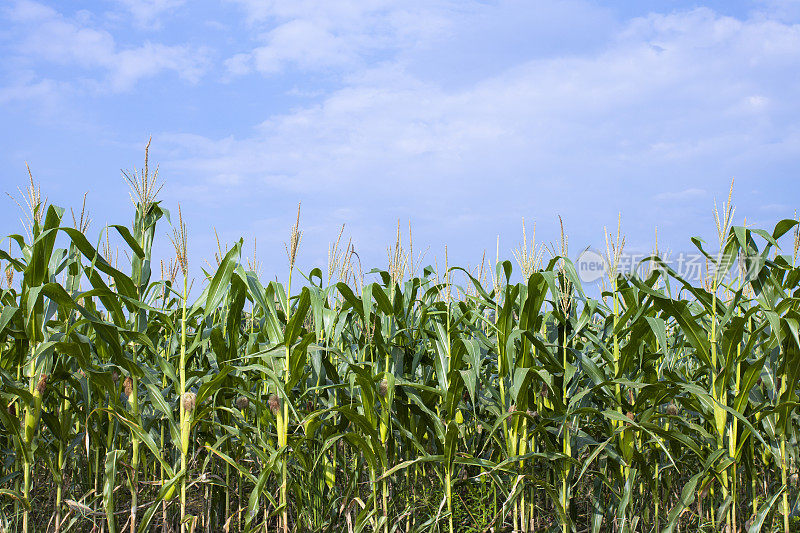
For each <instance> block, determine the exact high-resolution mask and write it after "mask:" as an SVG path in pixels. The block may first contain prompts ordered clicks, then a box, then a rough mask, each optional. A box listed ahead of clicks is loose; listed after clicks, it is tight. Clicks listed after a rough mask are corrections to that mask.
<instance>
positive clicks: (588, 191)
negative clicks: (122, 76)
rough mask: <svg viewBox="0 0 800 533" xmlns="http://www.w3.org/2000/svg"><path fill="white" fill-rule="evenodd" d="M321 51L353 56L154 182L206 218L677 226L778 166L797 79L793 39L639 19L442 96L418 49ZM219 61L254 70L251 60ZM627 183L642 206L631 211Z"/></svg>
mask: <svg viewBox="0 0 800 533" xmlns="http://www.w3.org/2000/svg"><path fill="white" fill-rule="evenodd" d="M328 31H329V32H330V33H331V34H332V35H336V34H337V32H336V29H335V28H334V27H328ZM454 31H456V30H454ZM403 46H405V45H403ZM401 48H402V47H401ZM337 50H345V52H342V55H341V57H345V58H347V57H350V56H349V54H350V53H351V52H350V51H351V50H355V52H352V53H353V54H355V56H356V57H357V59H355V60H353V62H352V63H350V64H348V67H347V69H349V71H348V72H347V73H346V74H345V75H343V77H342V86H341V87H340V88H338V89H336V90H335V91H333V92H330V93H329V94H327V96H325V97H322V98H317V99H315V103H314V104H311V105H306V106H304V107H300V108H297V109H294V110H291V111H288V112H285V113H281V114H276V115H272V116H269V117H267V118H266V120H264V121H263V122H262V123H260V124H259V125H258V127H257V128H256V129H255V130H254V132H253V134H252V135H249V136H244V137H241V136H236V137H225V138H223V139H215V138H213V137H203V136H192V137H188V136H171V135H163V136H161V137H160V138H159V142H162V143H165V144H166V145H167V146H170V147H171V148H172V154H173V155H172V157H171V158H170V161H169V163H168V164H169V166H170V168H171V169H172V170H173V171H174V172H175V173H176V175H185V176H187V177H188V176H191V180H192V184H193V186H194V187H195V188H194V194H193V195H192V194H191V193H190V196H192V197H194V198H195V199H196V200H199V201H202V202H208V203H211V204H215V205H219V203H220V202H225V199H226V198H229V199H233V198H236V199H238V200H241V199H244V200H245V201H251V202H257V201H258V200H257V199H258V198H271V197H274V196H276V195H278V196H280V197H285V196H289V197H293V198H297V197H303V198H304V205H306V203H305V202H306V200H305V199H308V205H309V207H310V206H312V205H314V203H313V202H314V200H313V199H314V198H317V199H318V200H317V207H318V208H319V209H323V210H324V209H325V208H326V207H325V206H329V205H335V206H337V207H338V208H342V209H345V208H346V209H351V210H354V211H356V212H360V213H364V216H363V217H362V218H366V219H371V218H374V219H381V218H382V217H387V216H393V215H392V213H393V214H396V215H397V216H403V217H405V216H407V215H410V216H414V217H415V218H416V219H417V220H420V219H421V220H423V221H426V220H427V221H429V224H430V226H431V229H430V231H431V232H434V233H435V232H436V231H437V230H441V231H446V229H447V228H448V227H449V226H448V221H454V220H461V219H460V218H459V217H463V216H467V215H474V214H475V213H471V211H475V210H478V211H479V213H478V215H477V216H479V217H483V218H481V219H480V220H478V219H469V218H467V219H465V220H473V221H472V222H465V223H464V224H462V225H461V226H459V227H460V228H461V229H460V231H461V232H462V233H463V232H468V233H470V232H476V235H477V234H479V233H480V232H482V231H491V230H487V229H486V228H487V227H489V226H488V225H487V223H486V220H488V219H487V218H486V217H490V219H491V220H492V221H493V224H494V225H495V226H496V225H498V224H501V223H503V224H505V223H506V222H502V221H507V220H515V219H516V220H518V216H519V215H520V214H526V216H541V214H542V213H545V214H547V216H551V215H554V214H555V213H560V214H563V215H565V217H566V219H567V220H570V218H573V219H575V218H577V219H578V220H582V219H585V218H586V217H587V214H586V213H587V210H590V211H591V213H592V216H593V217H598V218H600V219H601V220H614V219H615V218H616V212H617V210H619V209H623V208H624V209H625V210H626V213H627V214H628V216H633V217H635V218H641V219H642V220H650V219H652V217H654V216H655V215H656V214H658V213H660V214H661V216H663V217H664V218H665V219H667V220H675V216H673V215H674V211H671V210H677V209H683V210H682V211H681V212H680V213H681V214H680V220H682V221H685V220H689V218H688V214H687V213H688V212H689V211H687V210H689V209H691V208H690V207H689V204H692V202H688V200H692V199H699V198H701V197H703V196H711V193H710V192H709V193H706V192H705V191H706V190H708V191H714V190H717V188H718V187H719V188H720V190H721V189H723V188H724V190H725V191H727V182H728V180H729V179H730V176H732V175H736V176H737V180H738V179H739V176H740V174H741V173H746V172H747V171H750V172H751V173H754V172H755V171H754V169H756V168H759V167H760V165H763V163H764V161H765V160H767V159H769V160H774V159H775V158H776V157H777V158H780V157H783V158H786V157H791V155H792V154H796V149H797V148H796V147H797V134H796V132H795V126H794V124H796V123H797V121H798V120H800V107H799V106H798V104H797V103H796V98H795V94H796V93H797V91H798V89H800V86H798V82H797V80H796V79H794V78H793V77H791V76H787V72H796V71H798V69H800V27H795V26H792V25H788V24H783V23H779V22H775V21H771V20H767V19H764V18H753V19H746V20H737V19H733V18H730V17H723V16H720V15H718V14H716V13H714V12H713V11H710V10H707V9H698V10H693V11H688V12H682V13H674V14H671V15H651V16H648V17H644V18H641V19H636V20H633V21H631V22H630V23H628V24H627V25H625V26H624V27H622V28H621V29H620V31H619V32H618V33H617V34H616V35H615V36H614V37H613V38H612V39H610V40H609V42H608V44H607V45H606V46H605V47H599V48H598V47H594V48H592V49H591V50H589V51H588V52H584V53H571V54H566V55H565V54H557V55H554V56H552V57H549V56H547V55H544V56H539V57H534V58H532V59H530V58H529V59H527V60H526V59H522V60H520V61H517V62H516V64H514V65H511V66H510V67H509V68H505V69H503V70H502V71H500V72H491V71H486V72H489V74H486V75H481V76H479V77H478V78H477V79H476V80H475V81H472V82H470V83H460V84H457V85H455V86H453V85H449V84H447V83H442V82H441V80H440V79H439V78H438V77H437V76H434V75H430V76H429V75H427V74H426V73H427V72H428V71H427V70H426V69H424V68H418V66H419V65H420V64H424V61H425V54H423V53H421V52H420V53H417V52H414V53H408V54H406V53H402V54H398V56H397V57H395V58H393V59H391V58H390V59H388V60H385V61H374V60H372V61H366V60H364V59H363V54H364V52H363V49H359V48H358V47H355V48H353V49H351V48H348V47H342V48H336V47H332V50H331V53H332V54H335V53H336V51H337ZM287 57H288V56H286V55H280V54H277V55H275V56H270V61H272V62H267V63H266V65H267V67H264V66H263V65H262V68H263V69H264V70H271V69H274V68H278V67H280V66H285V64H286V63H281V61H289V59H287ZM339 57H340V56H336V55H334V56H333V58H334V59H330V58H325V59H321V60H320V61H321V62H325V61H328V63H329V64H331V63H332V62H333V61H334V60H339V59H338V58H339ZM277 58H283V59H282V60H281V59H277ZM312 59H313V58H312ZM314 60H316V59H314ZM236 61H241V62H242V63H245V64H247V65H249V68H257V67H256V65H255V62H254V61H255V56H254V55H250V56H246V59H244V58H243V57H240V58H239V59H237V60H236ZM251 61H252V63H248V62H251ZM291 61H294V62H297V63H298V64H299V62H302V61H304V59H302V58H299V57H298V58H296V59H292V60H291ZM232 64H233V62H232V63H229V67H231V65H232ZM458 67H461V68H465V65H458V66H456V67H455V68H458ZM243 70H244V69H243ZM166 163H167V162H165V164H166ZM230 175H235V176H236V177H237V178H236V180H230V179H226V178H225V177H226V176H230ZM217 176H220V177H221V178H220V179H219V180H217V179H216V177H217ZM742 182H743V183H745V184H746V183H747V179H746V177H745V178H742ZM751 183H752V182H751ZM745 186H746V185H745ZM632 187H635V189H636V191H637V194H638V195H640V197H641V198H651V199H653V198H654V199H657V200H659V201H660V205H659V206H658V207H657V208H652V206H651V207H645V204H644V203H642V204H636V205H633V204H632V202H631V196H630V194H629V193H628V191H629V189H630V188H632ZM665 190H666V191H667V192H664V191H665ZM509 191H514V193H513V194H509ZM673 191H674V192H673ZM669 200H672V201H673V202H669ZM679 201H680V202H679ZM681 203H685V204H687V206H686V207H685V208H680V207H679V206H678V204H681ZM459 206H462V207H463V206H480V207H472V208H470V209H468V210H467V211H466V212H465V211H464V209H467V208H466V207H464V208H463V209H462V207H459ZM310 208H311V209H313V208H312V207H310ZM753 208H754V209H757V206H755V205H754V206H753ZM489 213H491V215H489ZM553 218H554V217H553ZM656 223H658V222H656ZM658 224H659V226H661V223H658ZM651 228H652V226H649V228H648V230H647V232H648V236H649V234H650V232H651ZM453 231H455V226H453ZM440 238H442V237H441V236H440ZM445 238H446V237H445Z"/></svg>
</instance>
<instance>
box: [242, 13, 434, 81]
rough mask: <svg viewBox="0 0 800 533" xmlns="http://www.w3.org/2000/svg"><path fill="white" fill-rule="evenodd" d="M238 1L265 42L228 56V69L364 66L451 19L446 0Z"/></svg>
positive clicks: (272, 70) (422, 37)
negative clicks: (447, 12) (372, 59)
mask: <svg viewBox="0 0 800 533" xmlns="http://www.w3.org/2000/svg"><path fill="white" fill-rule="evenodd" d="M237 3H238V4H240V5H241V6H242V7H243V9H244V10H245V13H246V17H247V21H248V24H249V25H250V26H252V27H258V28H263V27H265V26H266V27H267V28H268V29H267V30H266V31H262V33H261V34H260V35H259V37H258V39H257V40H258V41H261V42H262V43H263V44H261V45H259V46H256V47H255V48H253V49H251V50H250V51H247V52H242V53H239V54H236V55H234V56H233V57H231V58H230V59H229V60H228V61H227V66H228V68H229V70H230V72H231V74H244V73H247V72H250V71H252V70H256V71H259V72H261V73H264V74H275V73H278V72H281V71H283V70H284V69H285V68H287V67H296V68H299V69H301V70H319V69H322V70H326V69H330V68H336V69H345V70H347V71H352V70H353V69H354V68H356V67H363V66H364V65H365V63H366V59H367V58H368V57H369V56H370V55H373V54H380V53H385V52H397V51H399V50H401V49H402V48H403V47H404V46H409V45H411V44H413V43H414V42H417V41H420V40H426V38H427V37H430V36H432V35H435V34H437V33H439V32H440V31H441V30H442V28H443V27H445V26H446V25H447V24H449V22H448V21H447V19H446V17H445V10H444V9H443V7H445V6H447V5H449V2H400V1H397V0H389V1H386V0H383V1H376V0H371V1H351V2H335V3H320V2H314V1H309V0H300V1H280V0H279V1H275V2H259V1H252V0H239V1H237Z"/></svg>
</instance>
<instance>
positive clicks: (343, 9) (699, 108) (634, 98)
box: [0, 0, 800, 277]
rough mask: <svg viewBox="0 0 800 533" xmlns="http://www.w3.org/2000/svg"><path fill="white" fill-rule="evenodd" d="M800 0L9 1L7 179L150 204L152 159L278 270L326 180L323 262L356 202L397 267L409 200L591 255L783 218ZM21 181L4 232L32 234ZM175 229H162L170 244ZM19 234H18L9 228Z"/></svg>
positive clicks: (492, 230)
mask: <svg viewBox="0 0 800 533" xmlns="http://www.w3.org/2000/svg"><path fill="white" fill-rule="evenodd" d="M798 23H800V2H798V1H796V0H785V1H778V0H774V1H770V0H750V1H734V0H726V1H722V0H720V1H707V2H701V1H688V0H663V1H655V0H642V1H637V2H630V1H627V0H619V1H616V2H610V1H609V2H591V1H583V0H558V1H557V0H526V1H514V0H480V1H478V0H475V1H472V0H457V1H456V0H453V1H451V0H422V1H417V0H403V1H394V0H359V1H355V0H354V1H334V2H329V1H326V2H314V1H307V0H290V1H283V0H223V1H219V2H217V1H193V2H189V1H185V0H116V1H114V0H108V1H83V0H80V1H79V0H76V1H72V2H54V1H53V2H34V1H12V2H4V3H3V6H2V7H0V57H2V61H0V125H2V126H0V144H2V150H0V189H1V190H2V192H9V193H12V194H13V193H15V192H16V190H17V187H18V186H24V185H25V182H26V179H27V174H26V170H25V162H26V161H27V162H28V163H29V164H30V167H31V170H32V171H33V174H34V176H35V177H36V178H37V180H38V181H40V182H41V185H42V190H43V193H44V194H45V195H47V196H48V198H49V200H50V201H51V202H54V203H56V204H58V205H62V206H65V207H70V206H79V204H80V199H81V197H82V195H83V193H84V192H86V191H88V198H87V203H88V205H89V208H90V211H91V214H92V218H93V224H92V226H91V228H90V232H91V233H92V235H93V236H96V235H97V234H99V232H100V231H101V229H102V227H103V226H104V225H105V224H113V223H125V222H128V221H129V220H130V217H131V212H132V209H131V206H130V200H129V198H128V193H127V187H126V185H125V183H124V182H123V180H122V179H121V176H120V169H129V168H132V167H133V166H140V165H141V163H142V162H143V156H144V145H145V143H146V142H147V139H148V137H149V136H151V135H152V139H153V141H152V147H151V160H152V161H153V162H158V163H159V164H160V175H161V177H162V178H163V180H164V181H165V183H166V185H165V187H164V189H163V191H162V194H161V198H162V200H163V201H164V204H165V206H166V207H168V208H170V209H172V210H176V208H177V205H178V203H180V204H181V206H182V208H183V211H184V215H185V218H186V220H187V223H188V226H189V232H190V235H189V237H190V239H189V247H190V252H191V261H192V264H193V265H194V266H195V267H199V266H200V265H203V264H204V259H208V258H210V257H213V252H214V249H215V247H216V243H215V240H214V228H217V230H218V232H219V235H220V237H221V239H222V240H223V241H225V242H232V241H234V240H236V239H238V238H239V237H240V236H241V237H245V240H246V242H247V247H246V248H245V252H244V255H245V256H250V255H252V252H251V249H252V240H253V238H254V237H255V238H257V239H258V251H259V254H258V255H259V259H260V260H261V261H262V263H263V265H264V267H263V268H264V274H265V275H266V276H268V277H273V276H274V275H276V274H278V275H279V276H281V277H282V276H283V272H284V270H285V268H286V267H285V254H284V248H283V242H284V241H285V240H286V238H287V236H288V231H289V228H290V226H291V224H292V222H293V218H294V216H295V212H296V208H297V203H298V202H300V201H302V227H303V229H304V231H305V232H304V235H303V244H302V247H301V259H300V260H301V264H302V265H303V267H304V268H305V269H308V267H310V266H321V267H324V265H325V262H326V256H327V246H328V244H329V243H330V242H331V241H332V240H334V239H335V237H336V234H337V233H338V229H339V227H340V226H341V224H343V223H345V224H346V230H345V235H346V236H352V238H353V241H354V243H355V244H356V248H357V249H358V251H359V253H360V257H361V259H362V262H363V263H364V266H365V267H373V266H384V265H385V263H386V259H385V258H386V246H387V245H388V244H389V243H390V242H392V241H393V240H394V232H395V226H396V224H397V221H398V220H400V221H401V224H402V226H403V227H404V228H406V227H407V225H408V221H409V220H410V221H411V223H412V226H413V230H414V246H415V248H416V249H417V250H423V249H428V252H427V256H426V258H425V259H426V260H425V262H426V263H427V262H429V263H432V262H433V261H434V259H436V260H438V261H439V262H442V261H443V255H444V245H445V244H447V245H448V251H449V255H450V262H451V263H459V264H465V265H466V264H471V265H474V264H476V263H478V262H480V259H481V256H482V254H483V252H484V250H487V256H489V257H493V256H494V253H495V246H496V239H497V236H498V235H499V236H500V248H501V255H504V256H506V257H510V256H511V250H512V248H514V247H515V246H517V245H518V244H519V242H520V240H521V220H522V217H525V219H526V222H527V225H528V229H529V230H530V229H531V225H532V224H533V222H534V221H535V222H536V225H537V226H536V227H537V232H536V233H537V239H538V240H539V241H540V242H553V241H555V240H556V239H557V235H558V230H557V228H558V215H561V216H562V217H563V220H564V222H565V227H566V230H567V232H568V234H569V236H570V239H569V242H570V249H571V251H574V252H578V251H580V249H582V248H584V247H586V246H594V247H603V246H604V240H603V227H604V226H608V227H609V229H611V228H612V227H614V229H616V222H617V215H618V213H619V212H622V229H623V232H624V233H625V234H626V235H627V242H628V246H629V248H630V249H631V250H636V249H641V250H646V249H649V248H650V247H651V246H652V243H653V234H654V229H655V227H656V226H658V231H659V241H660V244H661V246H662V248H663V247H667V246H668V247H670V248H672V249H676V250H678V249H682V250H686V249H689V248H690V247H691V245H690V243H689V238H690V237H691V236H694V235H700V236H703V237H705V238H707V239H708V240H712V239H713V235H714V223H713V216H712V214H711V210H712V207H713V202H714V199H715V198H716V199H717V200H718V201H720V202H721V201H724V200H725V198H726V197H727V191H728V186H729V183H730V181H731V179H732V178H735V179H736V187H735V192H734V204H735V205H736V206H737V210H736V222H737V223H738V224H741V223H742V222H743V219H744V217H745V216H746V217H747V221H748V223H753V224H755V225H760V226H762V227H766V228H769V229H770V230H771V229H772V227H773V225H774V224H775V222H777V220H779V219H781V218H786V217H791V216H792V215H793V213H794V211H795V209H796V208H797V207H798V203H800V202H798V200H800V185H798V184H799V183H800V182H799V181H798V180H799V179H800V175H798V170H799V169H800V165H799V164H800V99H798V98H797V95H798V94H800V24H798ZM3 198H4V199H2V200H0V227H2V231H1V232H0V233H2V234H4V235H5V234H8V233H15V232H18V231H19V222H18V212H17V209H16V206H15V204H14V203H13V202H12V201H11V200H10V199H9V198H8V197H7V196H5V195H3ZM167 229H168V228H167V227H166V226H164V227H162V230H163V231H162V232H161V235H160V244H159V251H160V253H163V254H166V253H167V252H168V250H169V248H168V246H169V241H168V239H167V237H166V233H167ZM3 245H4V246H5V244H3Z"/></svg>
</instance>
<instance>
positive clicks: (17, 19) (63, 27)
mask: <svg viewBox="0 0 800 533" xmlns="http://www.w3.org/2000/svg"><path fill="white" fill-rule="evenodd" d="M7 17H8V19H9V20H10V21H11V22H13V23H14V26H13V28H12V30H11V32H12V33H13V35H14V39H13V40H14V43H15V44H14V45H13V46H12V49H13V50H14V57H13V60H14V61H15V62H17V63H21V64H25V65H28V68H31V66H32V65H36V64H38V63H39V62H47V63H51V64H55V65H63V66H68V67H78V68H80V69H82V70H83V71H84V72H85V74H86V76H87V77H88V78H89V79H90V80H91V79H92V74H93V73H95V72H99V73H102V74H101V76H100V78H99V79H97V80H96V81H97V84H96V85H95V86H96V88H97V89H100V90H111V91H128V90H130V89H132V88H133V87H134V86H135V85H136V83H137V82H138V81H139V80H141V79H144V78H148V77H153V76H156V75H158V74H160V73H162V72H169V71H171V72H175V73H177V74H178V75H179V76H180V77H182V78H184V79H186V80H188V81H190V82H195V81H197V80H198V79H199V77H200V76H201V75H202V74H203V72H204V71H205V70H206V68H207V59H206V55H207V51H205V50H203V49H197V48H192V47H190V46H186V45H172V46H167V45H163V44H159V43H152V42H144V43H142V44H141V45H138V46H129V47H122V46H119V45H118V44H117V42H116V40H115V39H114V37H113V36H112V35H111V33H109V32H108V31H106V30H104V29H101V28H96V27H92V26H91V25H89V24H87V23H86V22H85V21H82V20H80V17H74V18H70V17H67V16H64V15H62V14H61V13H59V12H58V11H56V10H55V9H53V8H51V7H48V6H45V5H43V4H40V3H37V2H33V1H30V0H24V1H20V2H17V3H15V4H14V6H13V7H12V8H11V9H10V10H9V11H8V13H7Z"/></svg>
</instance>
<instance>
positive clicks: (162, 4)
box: [116, 0, 186, 30]
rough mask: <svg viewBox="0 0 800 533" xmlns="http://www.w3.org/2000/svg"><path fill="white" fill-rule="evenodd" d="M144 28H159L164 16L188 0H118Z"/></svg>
mask: <svg viewBox="0 0 800 533" xmlns="http://www.w3.org/2000/svg"><path fill="white" fill-rule="evenodd" d="M116 1H117V3H119V4H120V5H121V6H122V7H123V8H125V9H126V10H127V11H128V12H129V13H130V14H131V15H132V16H133V18H134V20H135V21H136V24H137V25H138V26H139V27H140V28H143V29H152V30H155V29H159V28H161V26H162V22H163V20H162V18H163V17H164V16H165V15H166V14H167V13H169V12H171V11H174V10H176V9H177V8H179V7H181V6H183V5H184V4H185V3H186V0H116Z"/></svg>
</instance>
